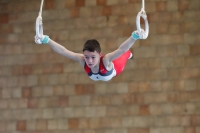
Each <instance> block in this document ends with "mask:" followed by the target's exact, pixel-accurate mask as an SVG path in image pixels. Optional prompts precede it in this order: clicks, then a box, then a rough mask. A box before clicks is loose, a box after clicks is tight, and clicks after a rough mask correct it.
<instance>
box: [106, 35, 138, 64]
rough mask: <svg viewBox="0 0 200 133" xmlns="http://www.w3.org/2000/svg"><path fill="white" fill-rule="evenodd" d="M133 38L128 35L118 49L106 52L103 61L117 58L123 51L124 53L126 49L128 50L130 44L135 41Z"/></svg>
mask: <svg viewBox="0 0 200 133" xmlns="http://www.w3.org/2000/svg"><path fill="white" fill-rule="evenodd" d="M135 41H136V40H135V39H133V38H132V37H129V38H128V39H127V40H126V41H125V42H123V43H122V44H121V45H120V46H119V48H118V49H116V50H115V51H113V52H111V53H108V54H106V55H105V57H104V61H105V62H106V61H107V62H111V61H113V60H115V59H117V58H118V57H120V56H121V55H122V54H123V53H125V52H126V51H128V50H129V49H130V48H131V46H132V45H133V44H134V43H135Z"/></svg>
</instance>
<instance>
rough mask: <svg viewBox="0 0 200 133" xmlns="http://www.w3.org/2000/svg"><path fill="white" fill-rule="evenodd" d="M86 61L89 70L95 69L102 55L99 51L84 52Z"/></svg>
mask: <svg viewBox="0 0 200 133" xmlns="http://www.w3.org/2000/svg"><path fill="white" fill-rule="evenodd" d="M83 54H84V59H85V62H86V64H87V65H88V67H89V68H94V67H95V66H97V65H99V60H100V54H99V53H98V52H97V51H94V52H90V51H88V50H84V52H83Z"/></svg>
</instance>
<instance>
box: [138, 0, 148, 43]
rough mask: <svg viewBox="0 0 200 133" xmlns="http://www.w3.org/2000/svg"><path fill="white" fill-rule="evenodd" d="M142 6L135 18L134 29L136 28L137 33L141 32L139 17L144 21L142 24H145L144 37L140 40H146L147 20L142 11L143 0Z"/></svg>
mask: <svg viewBox="0 0 200 133" xmlns="http://www.w3.org/2000/svg"><path fill="white" fill-rule="evenodd" d="M142 5H143V6H142V9H141V11H140V12H138V14H137V17H136V27H137V31H138V32H139V33H140V31H141V26H140V17H142V18H143V19H144V22H145V35H144V36H143V38H141V39H146V38H147V37H148V35H149V23H148V20H147V15H146V12H145V10H144V0H143V3H142Z"/></svg>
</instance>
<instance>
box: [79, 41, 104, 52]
mask: <svg viewBox="0 0 200 133" xmlns="http://www.w3.org/2000/svg"><path fill="white" fill-rule="evenodd" d="M85 50H88V51H90V52H94V51H97V52H98V53H101V47H100V44H99V42H98V41H97V40H96V39H91V40H87V41H86V42H85V44H84V46H83V52H84V51H85Z"/></svg>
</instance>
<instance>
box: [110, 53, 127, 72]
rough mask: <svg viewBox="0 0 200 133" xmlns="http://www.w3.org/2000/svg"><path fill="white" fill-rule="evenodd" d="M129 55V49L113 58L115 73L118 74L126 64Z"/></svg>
mask: <svg viewBox="0 0 200 133" xmlns="http://www.w3.org/2000/svg"><path fill="white" fill-rule="evenodd" d="M130 55H131V51H130V50H128V51H126V52H125V53H123V54H122V55H121V56H120V57H118V58H117V59H115V60H113V64H114V68H115V70H116V75H118V74H120V73H121V72H122V71H123V70H124V67H125V65H126V61H127V60H128V59H129V57H130Z"/></svg>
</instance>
